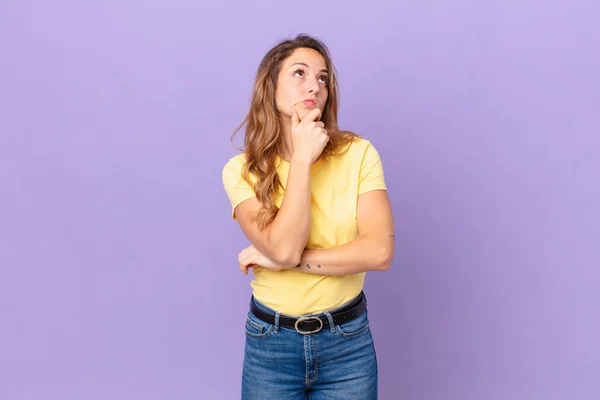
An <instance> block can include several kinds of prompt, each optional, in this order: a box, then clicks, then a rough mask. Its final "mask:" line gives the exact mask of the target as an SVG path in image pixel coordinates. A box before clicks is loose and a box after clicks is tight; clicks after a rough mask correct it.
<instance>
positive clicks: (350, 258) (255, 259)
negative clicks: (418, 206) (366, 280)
mask: <svg viewBox="0 0 600 400" xmlns="http://www.w3.org/2000/svg"><path fill="white" fill-rule="evenodd" d="M243 221H244V219H241V220H240V224H244V222H243ZM356 223H357V228H358V238H356V239H355V240H353V241H351V242H348V243H346V244H344V245H341V246H337V247H332V248H329V249H318V250H313V249H304V251H302V253H301V256H300V259H292V258H289V259H287V262H281V261H275V260H273V259H272V258H270V257H268V256H267V255H265V254H263V253H261V251H260V250H258V249H257V247H256V246H254V245H251V246H249V247H247V248H246V249H244V250H242V252H240V254H239V255H238V261H239V263H240V269H241V270H242V272H244V273H247V269H248V268H249V267H253V266H254V265H260V266H262V267H265V268H269V269H272V270H283V269H297V270H299V271H302V272H305V273H309V274H317V275H335V276H342V275H349V274H356V273H359V272H367V271H384V270H386V269H388V268H389V266H390V264H391V262H392V259H393V257H394V222H393V216H392V210H391V205H390V202H389V198H388V196H387V192H386V191H385V190H374V191H370V192H366V193H363V194H361V195H359V197H358V204H357V211H356ZM249 229H251V228H250V227H248V226H246V228H245V229H244V230H245V231H247V230H249ZM265 253H266V251H265ZM290 261H293V262H290ZM297 261H298V262H297Z"/></svg>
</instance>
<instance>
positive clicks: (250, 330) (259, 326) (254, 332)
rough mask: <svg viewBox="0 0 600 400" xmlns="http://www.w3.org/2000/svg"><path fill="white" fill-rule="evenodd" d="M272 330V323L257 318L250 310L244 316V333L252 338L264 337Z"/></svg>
mask: <svg viewBox="0 0 600 400" xmlns="http://www.w3.org/2000/svg"><path fill="white" fill-rule="evenodd" d="M272 332H273V325H271V324H269V323H267V322H265V321H263V320H261V319H259V318H258V317H256V316H255V315H254V314H252V312H250V311H249V312H248V316H247V317H246V335H247V336H250V337H253V338H265V337H267V336H269V335H270V334H271V333H272Z"/></svg>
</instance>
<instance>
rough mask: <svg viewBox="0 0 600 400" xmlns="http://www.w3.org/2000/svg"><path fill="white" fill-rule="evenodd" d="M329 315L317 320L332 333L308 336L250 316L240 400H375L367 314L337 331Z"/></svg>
mask: <svg viewBox="0 0 600 400" xmlns="http://www.w3.org/2000/svg"><path fill="white" fill-rule="evenodd" d="M252 301H254V303H255V304H256V305H257V306H258V307H260V308H261V309H262V310H264V311H268V312H271V313H273V314H276V313H275V311H273V310H271V309H269V308H268V307H266V306H265V305H263V304H261V303H259V302H258V301H257V300H256V299H254V298H253V299H252ZM340 308H341V307H340ZM333 311H335V310H331V311H329V312H325V313H323V314H321V315H326V316H327V318H328V319H329V323H330V326H331V328H327V329H323V330H321V331H320V332H318V333H315V334H308V335H303V334H300V333H298V332H296V330H294V329H289V328H285V327H280V326H279V323H278V318H276V321H275V324H268V323H266V322H264V321H262V320H260V319H258V318H257V317H256V316H255V315H254V314H252V312H251V311H249V312H248V317H247V319H246V344H245V354H244V364H243V372H242V400H269V399H273V400H275V399H276V400H288V399H290V400H291V399H293V400H296V399H298V400H300V399H303V400H354V399H356V400H376V399H377V358H376V354H375V347H374V345H373V337H372V336H371V331H370V329H369V320H368V317H367V311H365V312H364V313H363V314H362V315H361V316H359V317H357V318H355V319H353V320H352V321H348V322H345V323H343V324H341V325H334V324H333V321H332V319H331V314H330V313H331V312H333Z"/></svg>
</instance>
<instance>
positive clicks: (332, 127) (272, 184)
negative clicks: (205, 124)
mask: <svg viewBox="0 0 600 400" xmlns="http://www.w3.org/2000/svg"><path fill="white" fill-rule="evenodd" d="M299 48H310V49H314V50H316V51H318V52H319V53H320V54H321V55H322V56H323V58H324V59H325V63H326V65H327V69H328V70H329V79H328V82H327V85H328V93H329V95H328V98H327V102H326V104H325V107H324V108H323V110H322V115H321V121H322V122H323V123H324V124H325V129H327V133H328V135H329V142H328V143H327V145H326V146H325V149H324V150H323V152H322V153H321V156H320V158H321V159H322V160H326V159H327V158H328V157H329V156H331V155H334V154H336V155H337V154H339V152H340V150H341V149H343V148H344V147H346V148H347V146H345V145H347V144H349V143H350V142H352V141H353V140H354V139H355V138H357V137H358V135H356V134H355V133H352V132H347V131H340V130H339V128H338V123H337V113H338V101H339V89H338V86H337V74H336V71H335V67H334V65H333V62H332V60H331V56H330V54H329V50H328V48H327V47H326V46H325V44H324V43H323V42H321V41H320V40H318V39H315V38H313V37H310V36H308V35H304V34H300V35H298V36H297V37H296V38H294V39H289V40H284V41H282V42H280V43H279V44H278V45H276V46H275V47H273V48H272V49H271V50H269V52H267V54H266V55H265V56H264V58H263V59H262V61H261V63H260V65H259V67H258V71H257V73H256V78H255V83H254V89H253V92H252V99H251V103H250V110H249V111H248V114H247V115H246V118H245V119H244V120H243V122H242V124H241V125H240V126H239V127H238V128H237V129H236V130H235V131H234V132H233V135H232V137H231V139H232V142H233V138H234V136H235V134H236V133H237V132H238V131H239V130H240V129H241V128H242V126H244V125H246V135H245V137H244V148H245V150H244V153H245V156H246V163H245V165H244V168H243V170H242V176H243V178H244V179H245V180H246V182H248V184H250V185H251V186H253V189H254V192H255V193H256V197H257V199H258V200H259V201H260V202H261V203H262V205H263V206H264V208H263V209H261V210H259V211H258V213H257V214H256V215H255V216H254V218H255V219H256V222H257V224H258V227H259V229H260V230H264V229H265V228H266V227H267V226H268V225H269V224H270V223H271V222H272V221H273V220H274V219H275V217H276V216H277V212H278V211H279V208H278V207H277V206H276V205H275V198H276V195H277V190H278V189H279V188H280V187H281V182H280V181H279V176H278V174H277V166H276V165H275V162H276V158H277V156H278V155H281V154H282V150H283V148H282V145H283V141H282V139H281V135H282V130H281V126H280V120H279V112H278V110H277V107H276V105H275V90H276V87H277V78H278V76H279V71H280V69H281V63H282V62H283V61H284V60H285V59H286V58H288V57H289V56H290V55H291V54H292V52H293V51H294V50H296V49H299ZM250 175H253V176H254V177H255V178H256V180H255V182H254V184H253V183H252V181H251V180H250Z"/></svg>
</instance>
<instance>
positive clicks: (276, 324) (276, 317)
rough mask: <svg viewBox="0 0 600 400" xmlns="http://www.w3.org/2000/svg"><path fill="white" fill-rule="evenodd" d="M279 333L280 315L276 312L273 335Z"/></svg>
mask: <svg viewBox="0 0 600 400" xmlns="http://www.w3.org/2000/svg"><path fill="white" fill-rule="evenodd" d="M277 332H279V313H278V312H277V311H276V312H275V324H273V333H277Z"/></svg>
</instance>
